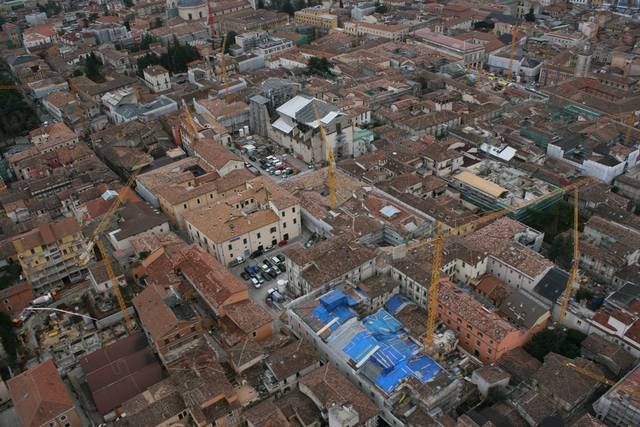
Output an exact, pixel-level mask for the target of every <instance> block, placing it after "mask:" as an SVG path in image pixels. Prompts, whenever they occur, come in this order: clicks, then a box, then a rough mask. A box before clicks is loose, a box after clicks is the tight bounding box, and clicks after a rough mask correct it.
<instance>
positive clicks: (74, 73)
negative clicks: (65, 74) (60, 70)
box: [71, 68, 84, 77]
mask: <svg viewBox="0 0 640 427" xmlns="http://www.w3.org/2000/svg"><path fill="white" fill-rule="evenodd" d="M83 74H84V73H83V72H82V70H81V69H80V68H76V69H75V70H73V73H71V75H72V76H73V77H80V76H82V75H83Z"/></svg>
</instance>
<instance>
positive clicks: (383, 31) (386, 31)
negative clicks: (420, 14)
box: [344, 22, 409, 41]
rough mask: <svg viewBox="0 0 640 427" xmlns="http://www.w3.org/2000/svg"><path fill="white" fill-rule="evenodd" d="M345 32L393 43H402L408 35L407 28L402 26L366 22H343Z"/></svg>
mask: <svg viewBox="0 0 640 427" xmlns="http://www.w3.org/2000/svg"><path fill="white" fill-rule="evenodd" d="M344 30H345V32H347V33H349V34H353V35H357V36H369V37H374V38H381V39H387V40H393V41H402V40H404V39H405V37H406V36H407V34H408V33H409V26H408V25H403V24H369V23H366V22H345V24H344Z"/></svg>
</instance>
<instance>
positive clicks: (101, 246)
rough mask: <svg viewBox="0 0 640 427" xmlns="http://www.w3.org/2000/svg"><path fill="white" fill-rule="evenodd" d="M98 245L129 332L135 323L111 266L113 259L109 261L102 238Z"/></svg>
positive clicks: (97, 242)
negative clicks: (132, 320)
mask: <svg viewBox="0 0 640 427" xmlns="http://www.w3.org/2000/svg"><path fill="white" fill-rule="evenodd" d="M96 246H97V247H98V250H99V251H100V255H101V256H102V264H103V265H104V268H105V270H107V275H108V276H109V280H110V281H111V288H112V289H113V293H114V294H115V296H116V299H117V300H118V305H119V306H120V311H121V312H122V315H123V316H124V324H125V326H126V327H127V331H129V333H131V332H133V323H132V322H131V316H129V311H127V305H126V304H125V302H124V298H123V296H122V292H120V282H118V278H117V277H116V275H115V273H114V272H113V267H112V266H111V261H109V254H108V253H107V250H106V249H105V247H104V243H102V240H100V239H98V240H97V241H96Z"/></svg>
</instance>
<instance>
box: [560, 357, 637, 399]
mask: <svg viewBox="0 0 640 427" xmlns="http://www.w3.org/2000/svg"><path fill="white" fill-rule="evenodd" d="M565 366H567V367H569V368H571V369H573V370H574V371H576V372H578V373H579V374H582V375H584V376H585V377H588V378H591V379H592V380H594V381H598V382H599V383H601V384H605V385H608V386H610V387H615V389H616V390H618V391H621V392H622V393H625V394H628V395H631V396H634V397H635V398H636V399H639V398H640V389H638V388H635V387H629V386H627V385H624V384H618V383H617V382H615V381H613V380H610V379H609V378H607V377H605V376H603V375H600V374H596V373H595V372H592V371H590V370H588V369H585V368H582V367H580V366H578V365H576V364H575V363H573V362H567V363H565Z"/></svg>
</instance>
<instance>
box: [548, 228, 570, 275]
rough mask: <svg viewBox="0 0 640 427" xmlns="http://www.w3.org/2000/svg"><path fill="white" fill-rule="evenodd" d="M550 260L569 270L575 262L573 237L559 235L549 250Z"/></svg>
mask: <svg viewBox="0 0 640 427" xmlns="http://www.w3.org/2000/svg"><path fill="white" fill-rule="evenodd" d="M549 258H550V259H551V260H552V261H553V262H555V263H556V264H558V265H559V266H560V267H562V268H564V269H565V270H569V268H571V262H572V261H573V236H571V235H564V234H559V235H557V236H556V237H555V238H554V239H553V243H552V244H551V248H550V249H549Z"/></svg>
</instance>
